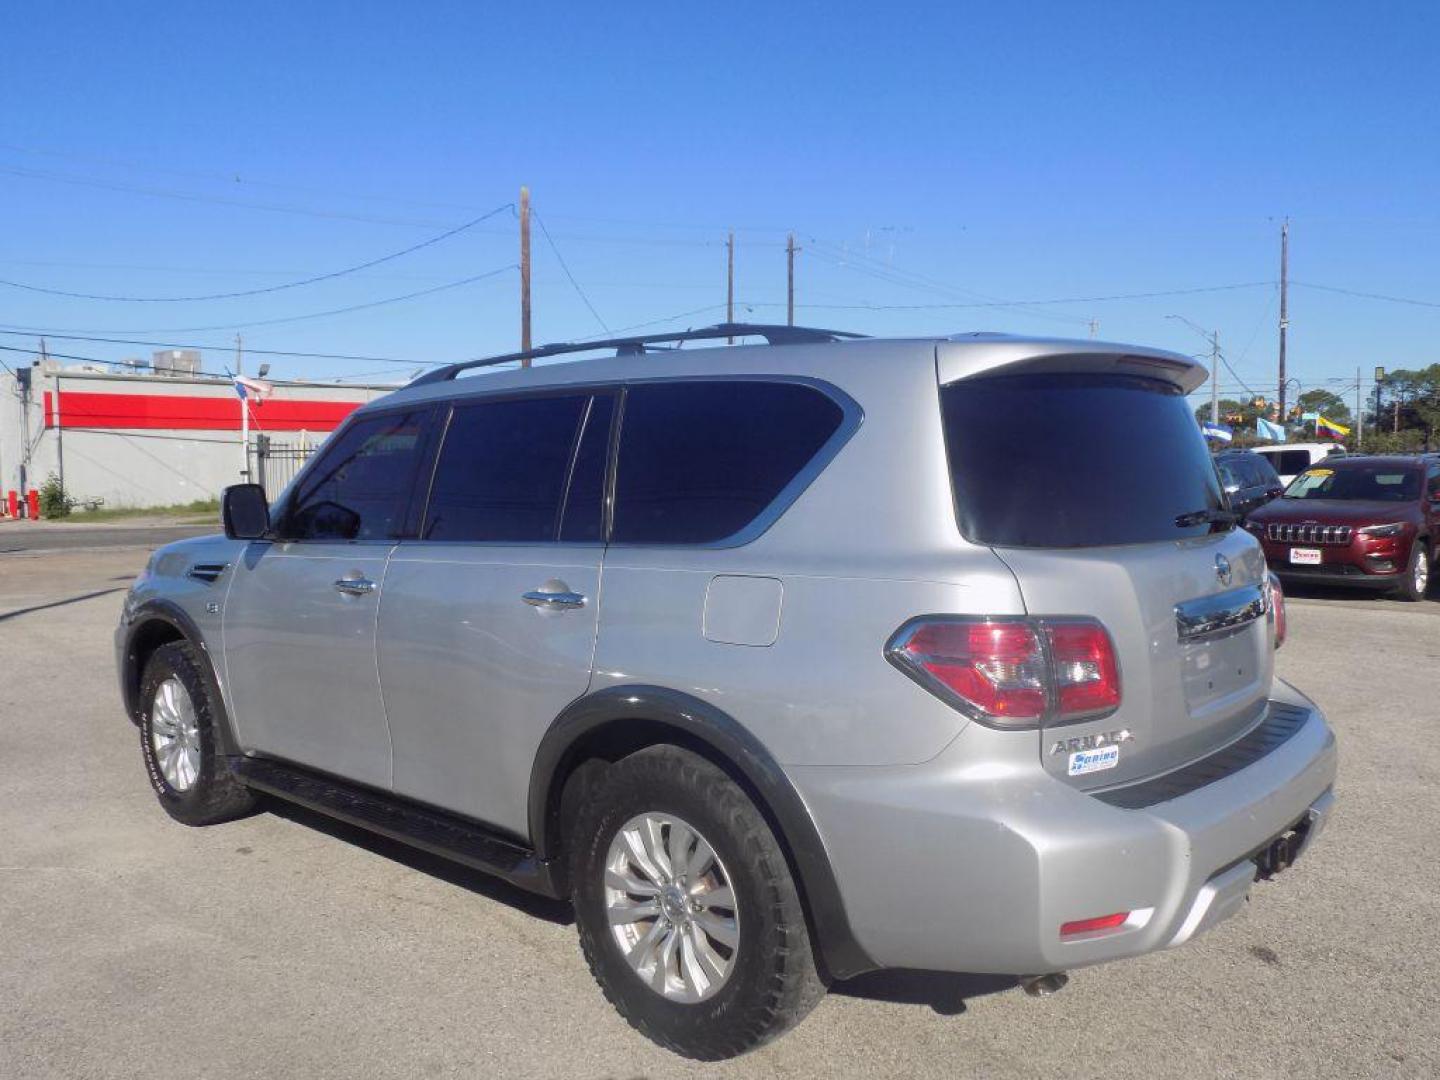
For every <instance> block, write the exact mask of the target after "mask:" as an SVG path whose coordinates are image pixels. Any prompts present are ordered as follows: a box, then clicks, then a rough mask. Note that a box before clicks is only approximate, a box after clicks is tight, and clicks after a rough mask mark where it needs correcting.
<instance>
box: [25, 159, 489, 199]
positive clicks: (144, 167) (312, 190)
mask: <svg viewBox="0 0 1440 1080" xmlns="http://www.w3.org/2000/svg"><path fill="white" fill-rule="evenodd" d="M0 150H8V151H10V152H12V153H19V154H33V155H38V156H41V157H52V158H64V159H66V160H69V161H83V162H89V163H91V164H98V165H104V166H106V167H107V168H113V167H115V166H119V167H120V168H124V169H135V170H138V171H140V172H149V173H162V174H164V175H166V176H189V177H193V178H195V179H197V180H214V181H220V182H222V183H225V184H243V185H245V186H246V187H262V188H271V189H273V190H276V191H300V192H304V193H306V194H309V195H324V196H326V197H327V198H342V199H356V200H362V201H365V202H388V203H395V204H397V205H404V206H425V207H430V208H432V209H441V210H469V211H474V210H478V209H480V208H479V207H478V206H476V205H475V204H474V203H453V202H436V201H434V200H429V199H405V198H397V197H395V196H391V195H373V194H361V193H359V192H353V191H335V190H334V189H331V188H317V187H308V186H305V185H301V184H277V183H274V182H273V181H266V180H251V179H249V178H248V177H244V176H241V175H240V173H239V171H238V170H232V171H230V172H218V171H213V170H202V169H181V168H176V167H174V166H173V165H170V164H166V165H154V164H147V163H144V162H138V161H127V160H124V159H123V158H112V157H106V156H97V155H94V154H76V153H71V152H67V151H64V150H45V149H40V148H37V147H33V146H17V145H15V144H14V143H0Z"/></svg>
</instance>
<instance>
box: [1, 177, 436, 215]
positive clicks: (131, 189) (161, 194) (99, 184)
mask: <svg viewBox="0 0 1440 1080" xmlns="http://www.w3.org/2000/svg"><path fill="white" fill-rule="evenodd" d="M0 173H4V174H6V175H9V176H19V177H23V178H25V179H29V180H51V181H54V182H55V183H58V184H73V185H77V186H79V187H92V188H101V189H102V190H105V191H123V192H127V193H130V194H134V195H149V196H152V197H154V198H158V199H179V200H180V201H182V202H198V203H214V204H217V205H220V206H238V207H242V208H244V209H247V210H266V211H270V212H273V213H277V214H299V215H302V216H304V217H315V218H327V219H330V220H333V221H363V222H366V223H368V224H371V225H406V226H415V227H419V228H430V229H433V228H443V227H444V226H445V224H446V223H445V222H443V221H417V220H413V219H405V218H383V217H375V216H373V215H368V214H347V213H342V212H340V211H338V210H312V209H310V208H308V207H301V206H286V205H284V204H281V203H257V202H247V201H245V200H244V199H227V198H225V197H224V196H222V195H198V194H195V193H193V192H186V191H173V190H170V189H168V188H151V187H142V186H140V185H138V184H119V183H115V182H112V181H106V180H94V179H91V178H90V177H86V176H70V175H67V174H65V173H53V172H46V171H44V170H42V169H26V168H17V167H15V166H12V165H0Z"/></svg>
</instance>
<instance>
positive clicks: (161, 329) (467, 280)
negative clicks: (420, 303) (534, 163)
mask: <svg viewBox="0 0 1440 1080" xmlns="http://www.w3.org/2000/svg"><path fill="white" fill-rule="evenodd" d="M515 269H517V266H516V264H515V263H510V264H509V265H508V266H500V267H497V268H496V269H494V270H487V271H486V272H485V273H483V274H472V275H471V276H470V277H464V278H460V279H459V280H458V281H449V282H446V283H445V284H444V285H436V286H433V287H431V288H429V289H420V290H419V291H418V292H412V293H405V294H404V295H401V296H387V297H385V298H383V299H381V300H370V301H367V302H366V303H363V304H352V305H350V306H349V307H341V308H331V309H329V310H327V311H311V312H307V313H306V314H304V315H286V316H284V317H282V318H279V319H258V320H255V321H252V322H233V323H219V324H216V325H213V326H150V327H145V328H143V329H133V328H127V329H123V330H97V331H94V332H95V333H102V334H103V333H111V334H199V333H204V332H206V331H209V330H243V329H247V328H249V327H252V326H276V325H279V324H280V323H290V322H301V321H303V320H305V319H323V318H327V317H329V316H331V315H348V314H349V313H351V312H353V311H364V310H366V309H367V308H374V307H381V306H383V305H385V304H398V303H400V302H401V301H403V300H415V299H418V298H419V297H422V296H433V295H434V294H435V293H440V292H445V291H446V290H448V289H458V288H460V287H461V286H462V285H472V284H474V283H475V282H477V281H484V280H485V279H486V278H492V277H495V276H497V275H499V274H503V273H506V272H507V271H510V270H515ZM18 329H20V330H28V331H30V332H32V333H39V332H41V331H39V330H38V328H36V327H33V326H22V327H19V328H18Z"/></svg>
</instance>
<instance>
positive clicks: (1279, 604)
mask: <svg viewBox="0 0 1440 1080" xmlns="http://www.w3.org/2000/svg"><path fill="white" fill-rule="evenodd" d="M1268 586H1269V589H1270V623H1271V626H1272V628H1273V629H1274V631H1275V648H1277V649H1278V648H1279V647H1280V646H1281V645H1284V644H1285V629H1286V627H1285V590H1284V589H1282V588H1281V587H1280V579H1279V578H1278V577H1276V576H1275V575H1274V574H1273V573H1272V574H1271V575H1270V578H1269V581H1268Z"/></svg>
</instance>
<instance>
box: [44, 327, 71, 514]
mask: <svg viewBox="0 0 1440 1080" xmlns="http://www.w3.org/2000/svg"><path fill="white" fill-rule="evenodd" d="M49 359H50V354H49V353H48V352H47V351H46V349H45V339H44V338H43V337H42V338H41V339H40V370H41V371H44V370H45V362H46V361H47V360H49ZM55 475H56V477H57V478H58V479H59V481H60V492H61V494H62V496H63V494H64V492H65V424H64V422H63V421H62V419H61V405H60V369H59V367H58V366H57V367H56V369H55Z"/></svg>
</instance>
